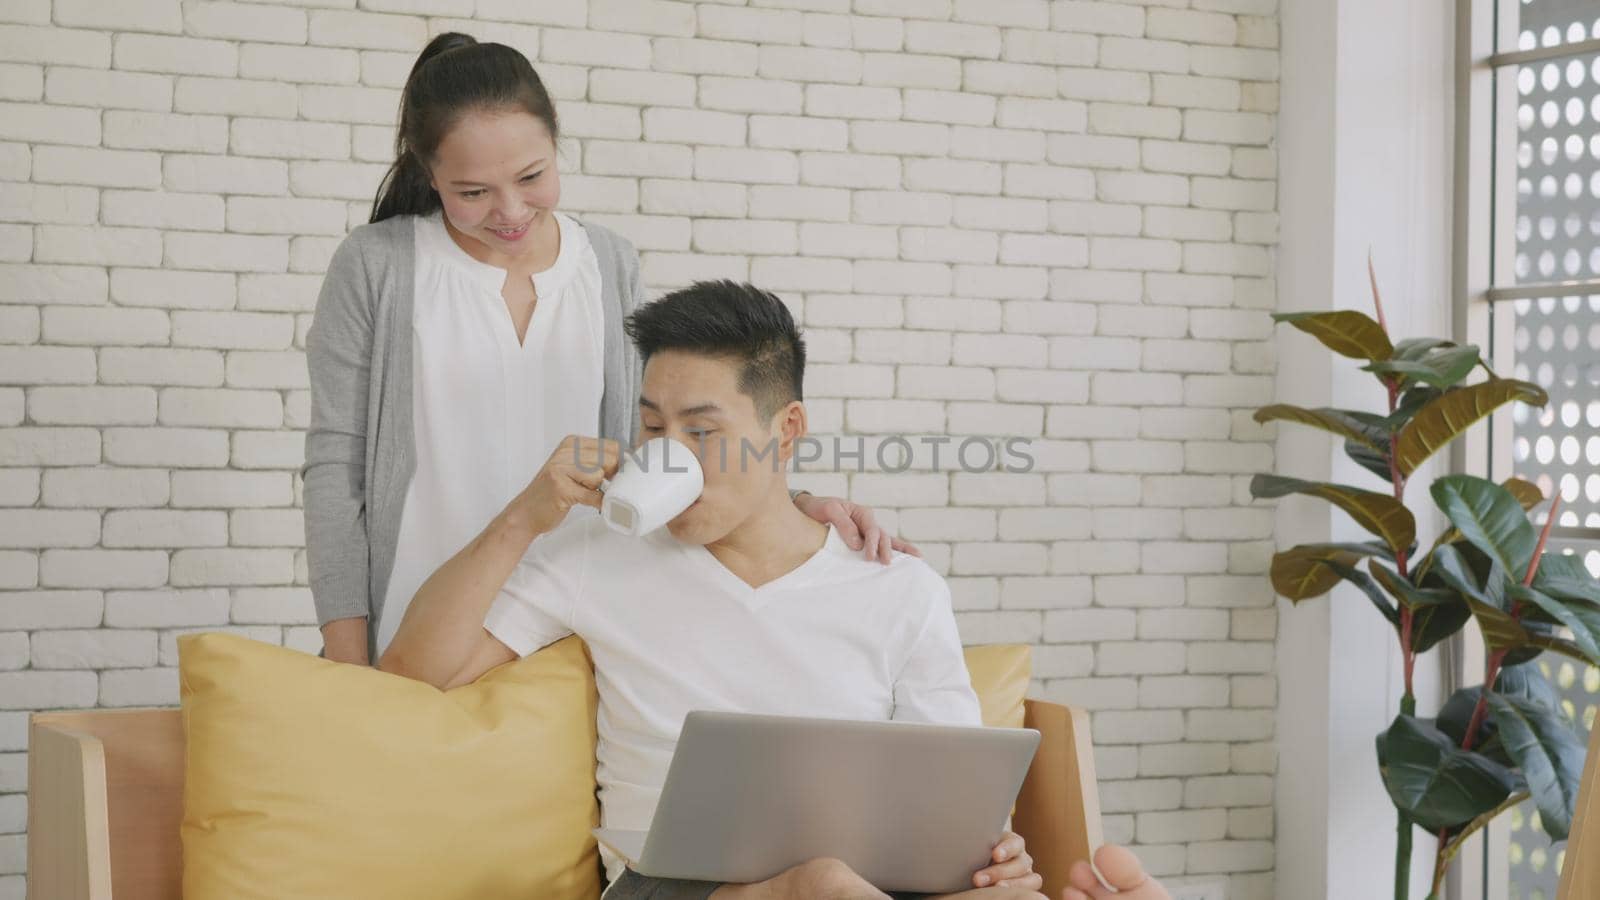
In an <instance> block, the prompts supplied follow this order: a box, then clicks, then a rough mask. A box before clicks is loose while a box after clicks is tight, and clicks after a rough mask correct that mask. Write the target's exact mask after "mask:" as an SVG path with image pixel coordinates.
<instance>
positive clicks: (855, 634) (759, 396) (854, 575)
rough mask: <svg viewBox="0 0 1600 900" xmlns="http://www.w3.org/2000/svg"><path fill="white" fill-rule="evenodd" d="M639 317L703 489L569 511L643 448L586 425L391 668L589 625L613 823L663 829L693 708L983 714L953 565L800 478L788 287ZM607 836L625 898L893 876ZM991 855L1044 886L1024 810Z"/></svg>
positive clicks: (417, 610) (398, 645)
mask: <svg viewBox="0 0 1600 900" xmlns="http://www.w3.org/2000/svg"><path fill="white" fill-rule="evenodd" d="M628 333H629V336H630V337H631V338H632V339H633V341H634V343H635V344H636V345H637V346H638V348H639V351H640V354H641V356H642V358H643V359H644V360H645V370H644V383H643V387H642V390H641V392H640V401H639V402H640V418H641V432H642V433H641V438H642V439H644V440H648V439H649V438H653V437H656V436H658V435H667V436H669V437H672V438H675V439H676V440H678V441H680V442H681V443H683V444H686V445H688V446H689V447H691V448H693V449H694V452H695V454H696V455H697V456H698V457H699V459H700V461H701V466H702V469H703V470H704V472H705V488H704V491H703V492H702V494H701V496H700V499H699V500H697V501H696V502H695V503H694V505H692V506H691V507H689V508H688V509H687V510H685V511H684V512H683V513H682V514H680V515H679V516H678V517H677V518H675V519H673V520H672V521H671V522H670V523H668V525H667V527H666V528H665V529H663V530H661V531H658V532H656V533H655V534H652V535H649V536H646V537H643V538H632V537H626V536H623V535H619V534H617V533H615V532H612V531H611V530H610V529H608V528H607V527H606V526H605V525H604V523H603V522H602V521H601V520H600V519H599V518H598V517H596V516H593V515H592V514H590V515H588V516H587V519H586V520H585V521H579V522H574V523H572V524H571V525H570V526H569V527H565V528H561V529H559V530H557V526H558V525H560V524H561V523H562V521H563V520H564V519H565V518H566V517H567V515H568V513H569V512H571V511H572V510H573V509H575V508H576V507H580V506H587V507H598V506H599V505H600V499H601V494H600V491H599V488H600V484H601V480H602V478H604V477H609V476H610V475H613V474H615V472H616V469H617V465H618V463H619V461H620V455H621V449H622V448H621V447H620V446H618V445H617V444H616V442H614V441H599V440H595V439H580V438H577V437H569V438H567V439H566V440H565V441H564V442H563V443H562V444H561V446H560V447H558V448H557V450H556V451H555V452H554V453H553V454H552V455H551V457H550V459H549V460H548V461H547V462H546V463H545V465H544V467H543V468H542V469H541V470H540V472H539V474H538V475H537V476H536V477H535V478H534V480H533V482H532V483H531V484H529V486H528V488H527V489H526V490H525V491H523V493H522V494H521V495H520V496H519V497H518V498H517V500H515V501H513V503H512V504H511V505H510V506H508V507H507V510H506V512H505V513H503V514H502V515H501V516H500V517H499V518H497V519H496V520H495V521H494V522H492V523H491V524H490V525H489V527H488V528H486V529H485V530H484V531H483V533H482V534H480V535H479V536H478V538H477V539H475V540H474V541H473V542H472V543H471V544H469V545H468V546H467V547H466V548H465V549H464V550H462V551H461V552H460V553H459V554H457V555H456V556H455V557H454V558H452V559H451V560H450V561H449V562H447V563H446V564H445V565H444V566H442V567H441V568H440V569H439V570H438V571H437V572H435V573H434V574H433V576H432V577H431V578H429V579H428V581H427V582H426V583H425V584H424V585H423V586H422V588H421V590H419V591H418V593H417V596H416V599H415V600H414V601H413V602H412V604H411V605H410V606H409V607H408V608H407V610H406V613H405V616H404V618H403V620H402V621H401V624H400V627H399V630H398V632H397V633H396V635H395V637H394V640H393V642H392V643H391V644H390V646H389V648H388V651H387V652H386V653H385V654H384V656H383V658H382V659H381V660H380V662H379V666H380V668H383V669H385V670H388V671H393V672H399V673H402V674H405V675H408V676H411V677H415V678H420V679H422V680H425V681H428V682H430V683H432V684H434V685H435V686H438V687H440V688H444V689H448V688H450V687H454V686H457V685H461V684H466V683H469V682H471V681H474V680H476V679H477V678H478V677H479V676H481V675H482V674H483V673H485V672H487V671H488V670H489V669H491V668H493V667H495V666H497V665H500V664H502V663H505V662H508V661H510V660H512V659H515V658H516V657H518V656H525V655H527V654H528V653H531V652H533V651H535V650H537V649H539V648H540V647H542V646H545V645H546V644H549V643H551V642H553V641H555V640H559V639H560V638H562V637H565V636H566V635H568V634H572V633H576V634H578V635H580V636H581V637H583V638H584V639H585V641H586V642H587V643H588V645H589V648H590V651H591V653H592V655H593V657H594V663H595V679H596V684H597V686H598V688H599V696H600V706H599V713H598V723H597V724H598V731H599V743H598V746H597V749H596V755H597V762H598V768H597V780H598V781H599V783H600V803H601V811H602V821H603V823H604V824H605V826H606V827H610V828H624V829H638V830H644V829H648V827H649V825H650V819H651V816H652V814H653V813H654V809H655V805H656V802H657V801H658V800H659V797H660V792H661V787H662V783H663V782H664V781H665V778H666V772H667V766H668V763H669V762H670V760H671V757H672V752H673V748H674V746H675V744H676V741H677V737H678V734H679V732H680V731H681V729H682V726H683V720H684V717H685V715H686V714H687V713H688V711H689V710H691V709H720V710H735V711H744V712H761V713H772V714H780V715H784V714H787V715H809V716H822V717H833V718H856V719H862V718H873V719H906V720H913V721H924V722H939V723H945V724H961V725H979V724H981V720H980V717H979V711H978V702H977V697H976V695H975V694H974V693H973V691H972V688H971V684H970V682H969V679H968V675H967V671H966V667H965V664H964V661H963V657H962V651H961V644H960V639H959V636H958V634H957V632H956V626H955V618H954V615H953V613H952V611H951V606H950V594H949V589H948V588H947V587H946V585H945V583H944V581H943V579H941V578H940V577H939V576H938V574H937V573H935V572H934V571H933V569H932V568H930V567H929V566H928V565H927V564H925V563H923V562H922V561H921V560H920V559H917V558H915V557H913V556H908V555H904V554H898V555H897V556H896V558H895V559H894V560H893V562H892V563H891V564H890V565H888V566H883V565H880V564H879V563H877V562H874V561H869V560H865V559H861V558H859V555H858V554H855V553H853V552H851V551H849V550H848V548H846V547H845V546H844V544H843V542H842V541H841V540H840V538H839V536H838V535H837V534H836V533H835V532H834V531H833V529H832V527H831V526H825V525H822V524H820V523H818V522H816V521H814V520H812V519H810V518H809V517H807V516H805V515H804V514H801V513H800V512H798V510H796V509H795V506H794V504H793V502H791V500H790V497H789V493H788V484H787V473H786V468H787V464H788V463H789V461H790V460H791V459H792V457H793V455H794V452H795V448H796V442H797V441H798V440H799V439H800V438H801V437H802V436H803V435H804V434H805V432H806V411H805V406H804V404H803V403H802V402H801V383H802V380H803V374H804V370H805V345H804V342H803V341H802V340H801V338H800V335H799V332H798V330H797V329H796V328H795V325H794V321H793V319H792V318H791V316H790V315H789V312H788V310H787V309H786V308H785V307H784V305H783V304H782V303H781V302H780V301H779V300H778V299H777V298H776V297H774V296H773V295H771V294H769V293H766V292H764V291H760V290H757V289H756V288H753V287H751V286H749V285H738V284H733V283H730V282H719V283H701V284H696V285H694V286H693V287H690V288H687V289H684V290H681V291H678V292H675V293H673V294H670V295H668V296H666V297H664V298H662V299H661V300H659V301H657V302H655V303H653V304H650V305H648V306H646V307H644V308H642V309H640V310H639V311H638V312H636V313H635V314H634V315H633V316H632V317H631V318H630V320H629V322H628ZM643 462H644V464H646V465H649V466H657V465H664V464H665V465H670V464H671V461H670V460H660V459H654V460H644V461H643ZM584 512H585V513H588V511H584ZM601 852H602V856H603V858H604V859H605V862H606V867H607V874H608V877H609V880H610V881H611V882H613V884H612V885H611V888H610V889H608V892H607V898H608V900H619V898H627V900H633V898H652V900H667V898H671V900H680V898H681V900H704V898H707V897H715V898H717V900H746V898H751V900H753V898H772V900H776V898H797V900H798V898H805V900H811V898H818V897H841V898H842V897H873V898H881V897H883V896H884V894H882V893H881V892H879V891H878V890H877V889H876V888H874V887H872V886H871V885H870V884H868V883H867V882H866V881H865V880H863V879H862V878H861V877H860V876H858V875H856V874H855V873H854V872H852V871H851V870H850V869H849V868H848V867H847V866H845V865H844V864H843V863H842V862H840V861H838V860H831V859H821V860H811V861H809V862H806V863H803V864H801V865H799V866H796V867H794V868H792V869H790V870H788V871H786V872H784V873H781V874H779V875H777V876H776V877H774V878H772V879H770V880H768V881H764V882H760V883H755V884H727V885H719V884H714V883H710V882H690V881H675V880H665V879H654V878H648V877H646V876H642V875H639V874H638V873H636V872H633V871H632V870H626V869H625V867H624V861H623V860H621V859H619V858H618V857H616V856H615V854H613V853H611V852H610V850H609V848H605V847H602V851H601ZM992 859H993V863H992V864H990V865H988V866H987V867H985V868H984V869H982V870H980V871H978V872H976V873H974V875H973V884H974V886H975V888H978V890H973V891H967V892H963V893H961V894H959V895H953V896H960V897H963V898H966V897H969V895H970V896H972V897H984V898H1001V897H1018V898H1020V897H1029V898H1032V897H1039V896H1041V895H1039V894H1037V893H1036V891H1037V889H1038V888H1039V887H1040V885H1041V883H1042V882H1041V879H1040V877H1039V876H1038V875H1037V874H1035V873H1034V872H1032V860H1031V858H1030V857H1029V856H1028V854H1027V852H1026V849H1025V847H1024V844H1023V841H1022V838H1021V837H1019V836H1017V835H1015V834H1013V833H1010V832H1007V833H1006V834H1005V835H1004V836H1003V837H1002V840H1001V841H1000V842H999V844H997V845H996V847H995V851H994V854H993V857H992ZM1135 869H1137V866H1136V865H1135ZM1140 876H1141V877H1142V873H1140ZM1091 881H1092V879H1091ZM1151 884H1153V882H1152V883H1151ZM1083 886H1084V887H1086V888H1087V887H1089V885H1083ZM1128 896H1130V897H1137V895H1134V894H1130V895H1128ZM1154 896H1157V897H1159V896H1162V895H1154Z"/></svg>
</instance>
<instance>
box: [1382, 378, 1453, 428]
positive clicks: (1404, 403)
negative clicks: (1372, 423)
mask: <svg viewBox="0 0 1600 900" xmlns="http://www.w3.org/2000/svg"><path fill="white" fill-rule="evenodd" d="M1442 396H1444V391H1441V390H1439V389H1438V388H1436V387H1434V386H1433V385H1430V384H1415V385H1412V386H1411V387H1410V388H1408V389H1406V391H1405V393H1403V394H1401V395H1400V403H1399V404H1398V405H1397V406H1396V407H1395V408H1394V412H1392V413H1390V414H1389V415H1388V416H1386V417H1385V418H1384V424H1385V425H1387V426H1388V428H1389V430H1390V431H1399V430H1400V429H1401V428H1402V427H1403V426H1404V425H1405V424H1406V423H1407V422H1409V421H1411V420H1412V418H1414V417H1415V416H1416V414H1417V413H1418V412H1420V411H1421V410H1422V408H1423V407H1424V406H1427V405H1428V404H1429V403H1432V402H1433V401H1434V400H1436V399H1438V398H1439V397H1442Z"/></svg>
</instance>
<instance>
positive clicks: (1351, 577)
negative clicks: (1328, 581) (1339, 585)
mask: <svg viewBox="0 0 1600 900" xmlns="http://www.w3.org/2000/svg"><path fill="white" fill-rule="evenodd" d="M1327 566H1328V568H1330V569H1332V570H1334V571H1335V572H1337V573H1339V577H1340V578H1343V579H1344V580H1345V581H1348V582H1350V583H1351V584H1353V585H1355V586H1356V587H1358V588H1360V589H1361V592H1362V593H1363V594H1366V595H1367V599H1368V600H1371V601H1372V605H1373V606H1376V607H1377V608H1378V612H1379V613H1381V614H1382V615H1383V617H1384V618H1385V619H1388V620H1389V624H1390V625H1393V626H1395V627H1396V628H1399V627H1400V610H1398V609H1396V608H1395V607H1394V605H1393V604H1391V603H1390V602H1389V600H1388V598H1386V597H1384V596H1383V591H1381V590H1379V589H1378V585H1377V582H1375V581H1373V580H1372V579H1371V578H1370V577H1368V576H1367V573H1365V572H1363V571H1361V570H1360V569H1357V568H1356V567H1355V566H1347V565H1345V564H1344V563H1341V562H1338V561H1335V560H1329V561H1328V563H1327Z"/></svg>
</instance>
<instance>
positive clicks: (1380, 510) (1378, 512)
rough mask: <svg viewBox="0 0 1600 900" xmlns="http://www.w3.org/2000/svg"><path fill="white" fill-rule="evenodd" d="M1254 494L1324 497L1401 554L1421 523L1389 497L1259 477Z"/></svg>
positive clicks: (1254, 480) (1253, 485)
mask: <svg viewBox="0 0 1600 900" xmlns="http://www.w3.org/2000/svg"><path fill="white" fill-rule="evenodd" d="M1250 493H1251V495H1252V496H1255V497H1282V496H1285V495H1287V494H1307V495H1309V496H1312V497H1321V498H1322V499H1324V500H1326V501H1328V502H1329V503H1332V504H1333V505H1334V506H1337V507H1339V508H1340V509H1342V510H1344V511H1345V512H1346V513H1348V514H1349V516H1350V518H1352V519H1355V520H1356V524H1358V525H1360V526H1361V527H1362V528H1365V529H1366V530H1367V531H1370V532H1372V533H1373V534H1375V535H1377V536H1378V537H1380V538H1383V542H1384V543H1386V544H1388V545H1389V547H1390V548H1391V549H1392V550H1394V551H1395V552H1397V553H1398V552H1401V551H1404V550H1407V549H1409V548H1410V547H1411V542H1412V541H1413V540H1415V539H1416V536H1417V520H1416V519H1415V518H1414V517H1412V515H1411V510H1409V509H1406V507H1405V504H1403V503H1401V502H1400V501H1399V500H1396V499H1395V498H1394V497H1392V496H1390V495H1388V494H1379V493H1377V492H1375V491H1364V490H1361V489H1360V488H1353V487H1349V486H1347V485H1342V484H1328V483H1326V482H1321V481H1301V480H1300V479H1298V478H1285V477H1283V476H1281V475H1257V476H1256V477H1254V478H1252V479H1251V480H1250Z"/></svg>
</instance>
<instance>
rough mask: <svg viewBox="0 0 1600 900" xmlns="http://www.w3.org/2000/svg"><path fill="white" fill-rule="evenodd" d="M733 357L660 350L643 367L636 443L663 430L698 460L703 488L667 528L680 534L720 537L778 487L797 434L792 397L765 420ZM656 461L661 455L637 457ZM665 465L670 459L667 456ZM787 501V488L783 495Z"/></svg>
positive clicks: (695, 539)
mask: <svg viewBox="0 0 1600 900" xmlns="http://www.w3.org/2000/svg"><path fill="white" fill-rule="evenodd" d="M740 365H741V364H740V363H739V362H737V361H734V360H731V359H727V358H724V357H711V356H702V355H698V354H694V353H686V352H681V351H663V352H661V353H657V354H656V355H655V356H652V357H651V358H650V361H649V363H647V364H646V365H645V369H644V387H643V390H642V391H641V393H640V399H639V419H640V421H639V424H640V433H639V439H640V442H641V443H643V442H644V441H648V440H650V439H651V438H655V437H661V436H663V435H665V436H667V437H670V438H672V439H673V440H676V441H678V442H680V443H682V444H684V445H685V446H687V447H688V448H689V449H690V450H692V451H694V453H695V455H696V456H697V457H698V458H699V460H700V467H701V469H703V470H704V472H705V490H704V491H703V492H702V493H701V495H700V499H699V500H698V501H696V502H695V504H694V505H693V506H691V507H689V508H688V509H686V510H684V511H683V512H682V513H681V514H679V515H678V517H677V518H675V519H673V520H672V521H671V522H668V523H667V530H668V531H669V532H671V534H672V536H673V537H675V538H677V539H678V540H680V541H684V542H685V543H691V544H709V543H712V542H713V541H717V540H720V539H722V538H723V537H725V536H726V535H727V534H728V533H729V532H731V531H733V530H734V529H735V528H737V527H738V526H739V525H740V524H742V523H743V522H744V521H745V520H746V519H748V518H749V517H750V516H751V515H752V514H753V513H755V512H756V511H757V510H758V509H759V508H760V507H761V506H762V504H764V503H767V502H768V501H769V499H770V498H771V496H772V494H773V491H775V490H778V491H781V490H782V483H783V467H784V466H785V465H787V463H788V460H789V458H790V457H791V456H792V455H793V452H794V444H793V442H794V440H795V439H796V438H798V437H799V436H800V435H801V434H803V433H804V428H805V411H804V407H803V406H801V404H800V403H799V402H798V401H795V402H792V403H790V404H789V405H788V406H787V407H785V408H784V409H782V410H779V411H778V413H776V414H775V415H774V416H773V417H772V418H771V419H770V420H769V419H765V418H764V417H762V416H760V415H758V413H757V411H756V405H755V400H754V399H753V398H752V397H751V396H750V395H749V394H746V393H744V392H743V391H741V390H739V370H740ZM641 462H645V463H647V464H648V465H652V466H654V465H660V464H661V460H659V459H649V460H641ZM669 464H670V460H669ZM784 499H785V500H787V499H788V498H787V495H785V498H784Z"/></svg>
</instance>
